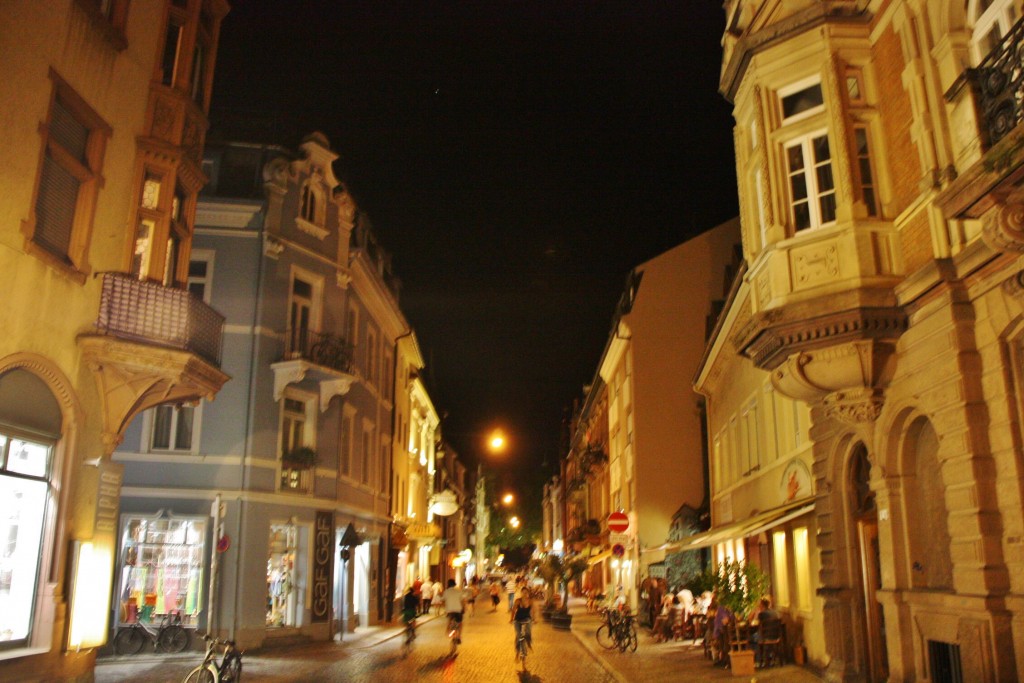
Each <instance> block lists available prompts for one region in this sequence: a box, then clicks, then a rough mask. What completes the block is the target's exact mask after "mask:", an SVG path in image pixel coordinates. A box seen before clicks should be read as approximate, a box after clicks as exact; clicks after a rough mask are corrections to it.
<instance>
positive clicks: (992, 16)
mask: <svg viewBox="0 0 1024 683" xmlns="http://www.w3.org/2000/svg"><path fill="white" fill-rule="evenodd" d="M1017 2H1018V0H967V16H968V17H969V21H970V25H971V26H972V27H973V32H972V34H971V50H972V53H973V54H972V56H973V58H974V63H975V64H979V63H981V62H982V61H983V60H984V59H985V57H986V56H988V54H989V53H990V52H992V50H993V49H994V48H995V47H996V46H998V45H999V42H1000V41H1001V40H1002V39H1003V36H1005V35H1007V34H1008V33H1009V32H1010V29H1011V28H1013V25H1014V24H1015V23H1017V20H1018V19H1019V18H1020V12H1019V11H1018V10H1017Z"/></svg>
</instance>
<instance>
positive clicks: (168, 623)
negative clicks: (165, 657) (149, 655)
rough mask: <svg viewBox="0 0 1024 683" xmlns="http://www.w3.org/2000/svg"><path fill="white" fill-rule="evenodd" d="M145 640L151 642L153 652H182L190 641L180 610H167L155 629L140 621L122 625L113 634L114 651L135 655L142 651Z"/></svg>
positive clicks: (120, 653)
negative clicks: (114, 634)
mask: <svg viewBox="0 0 1024 683" xmlns="http://www.w3.org/2000/svg"><path fill="white" fill-rule="evenodd" d="M147 641H149V642H150V643H152V644H153V651H154V652H156V651H158V650H161V651H163V652H183V651H184V650H185V648H187V647H188V644H189V642H190V641H191V635H190V632H189V630H188V629H187V628H185V627H184V626H182V625H181V612H177V611H175V612H168V613H167V614H166V615H165V616H164V618H163V621H161V622H160V627H159V628H158V629H157V630H153V627H152V626H148V625H146V624H144V623H143V622H141V621H136V622H133V623H131V624H129V625H127V626H122V627H121V628H120V629H118V631H117V635H116V636H114V652H116V653H117V654H119V655H135V654H138V653H139V652H141V651H142V647H143V646H144V645H145V644H146V642H147Z"/></svg>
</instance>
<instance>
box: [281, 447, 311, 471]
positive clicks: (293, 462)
mask: <svg viewBox="0 0 1024 683" xmlns="http://www.w3.org/2000/svg"><path fill="white" fill-rule="evenodd" d="M281 462H282V463H284V465H285V466H286V467H291V468H292V469H296V470H308V469H312V468H313V467H315V466H316V451H314V450H313V449H312V448H310V447H309V446H296V447H295V448H293V449H291V450H290V451H288V452H287V453H285V454H284V455H282V456H281Z"/></svg>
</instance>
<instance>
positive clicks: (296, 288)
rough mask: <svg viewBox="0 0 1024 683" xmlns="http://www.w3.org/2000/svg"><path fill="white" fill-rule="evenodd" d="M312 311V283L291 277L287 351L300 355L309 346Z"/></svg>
mask: <svg viewBox="0 0 1024 683" xmlns="http://www.w3.org/2000/svg"><path fill="white" fill-rule="evenodd" d="M312 311H313V285H311V284H310V283H309V282H307V281H305V280H303V279H301V278H299V277H293V278H292V293H291V303H290V304H289V306H288V351H289V353H292V354H296V355H301V354H303V353H305V352H306V351H307V350H308V348H309V328H310V319H311V317H312Z"/></svg>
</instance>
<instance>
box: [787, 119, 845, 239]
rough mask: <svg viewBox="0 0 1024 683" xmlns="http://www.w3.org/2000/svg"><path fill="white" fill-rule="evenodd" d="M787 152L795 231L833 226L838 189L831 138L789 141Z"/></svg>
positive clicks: (817, 135) (820, 133)
mask: <svg viewBox="0 0 1024 683" xmlns="http://www.w3.org/2000/svg"><path fill="white" fill-rule="evenodd" d="M785 149H786V169H787V170H786V172H787V175H788V178H789V191H790V211H791V215H790V218H791V220H792V221H793V228H794V230H796V231H800V230H806V229H807V228H817V227H820V226H822V225H827V224H829V223H832V222H833V221H835V219H836V188H835V180H834V178H833V177H832V153H831V150H830V149H829V144H828V134H827V133H826V132H825V131H818V132H816V133H812V134H810V135H805V136H803V137H800V138H797V139H796V140H792V141H790V142H789V143H788V144H787V145H786V148H785Z"/></svg>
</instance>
